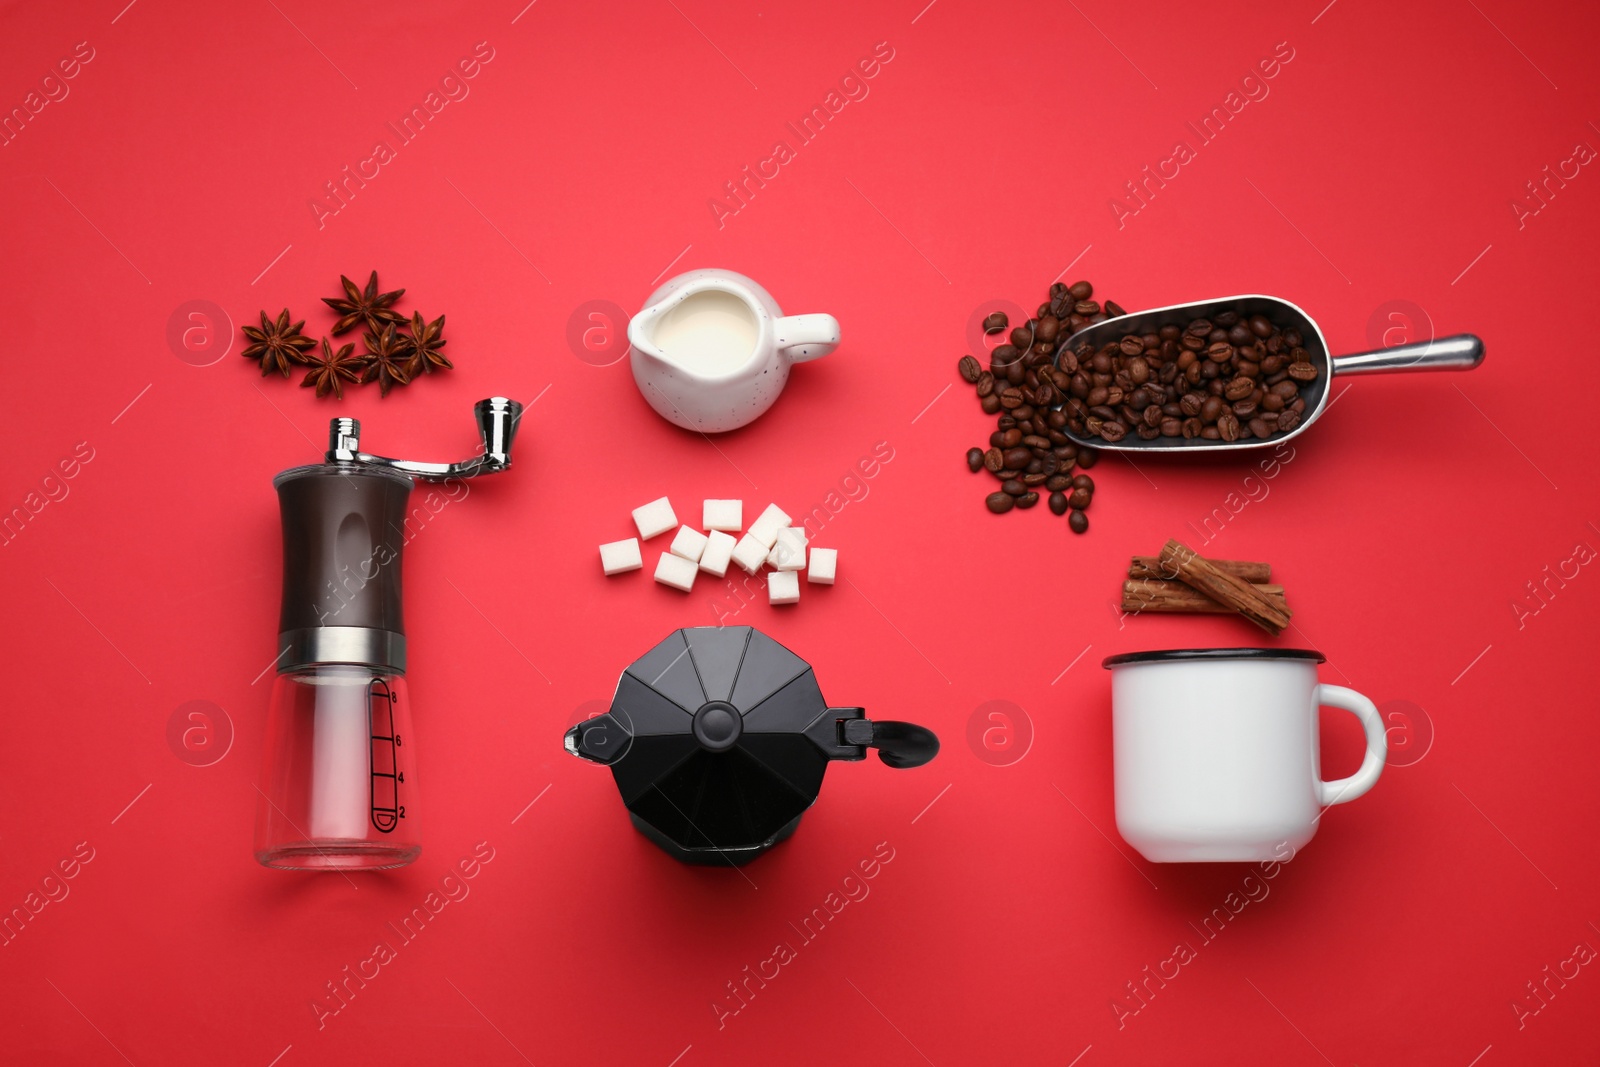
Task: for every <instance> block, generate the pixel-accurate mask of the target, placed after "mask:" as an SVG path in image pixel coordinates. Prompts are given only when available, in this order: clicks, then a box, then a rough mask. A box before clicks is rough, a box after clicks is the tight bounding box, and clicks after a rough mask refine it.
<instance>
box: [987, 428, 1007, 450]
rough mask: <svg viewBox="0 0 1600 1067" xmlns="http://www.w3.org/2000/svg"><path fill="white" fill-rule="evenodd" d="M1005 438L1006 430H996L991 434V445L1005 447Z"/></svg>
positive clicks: (992, 446)
mask: <svg viewBox="0 0 1600 1067" xmlns="http://www.w3.org/2000/svg"><path fill="white" fill-rule="evenodd" d="M1005 439H1006V435H1005V433H1004V431H1001V430H996V431H995V432H994V433H992V434H990V435H989V446H990V447H991V448H1003V447H1004V445H1005Z"/></svg>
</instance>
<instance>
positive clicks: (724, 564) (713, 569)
mask: <svg viewBox="0 0 1600 1067" xmlns="http://www.w3.org/2000/svg"><path fill="white" fill-rule="evenodd" d="M733 545H734V540H733V535H732V534H726V533H723V532H722V531H721V530H712V531H711V533H710V534H709V535H708V536H707V537H706V550H705V551H704V552H703V553H701V555H700V569H701V570H703V571H705V572H706V573H707V574H714V575H716V576H717V577H718V578H721V577H724V576H725V575H727V573H728V563H729V561H730V560H732V559H733Z"/></svg>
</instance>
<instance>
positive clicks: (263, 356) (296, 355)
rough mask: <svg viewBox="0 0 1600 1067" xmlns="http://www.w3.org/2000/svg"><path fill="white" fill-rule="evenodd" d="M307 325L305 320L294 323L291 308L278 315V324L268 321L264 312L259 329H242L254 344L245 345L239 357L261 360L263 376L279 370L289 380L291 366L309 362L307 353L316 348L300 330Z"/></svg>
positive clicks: (251, 327)
mask: <svg viewBox="0 0 1600 1067" xmlns="http://www.w3.org/2000/svg"><path fill="white" fill-rule="evenodd" d="M305 324H306V322H305V320H304V319H301V320H300V321H299V322H296V323H293V324H291V323H290V322H289V309H288V308H284V309H283V310H282V311H280V312H279V313H278V318H277V320H276V321H274V320H272V319H269V318H267V313H266V312H265V311H263V312H262V313H261V328H260V329H257V328H256V327H254V326H245V327H242V329H243V330H244V335H245V336H246V337H248V338H249V339H250V340H251V341H252V342H254V343H253V344H249V345H246V346H245V348H244V351H243V352H240V353H239V354H240V355H242V356H244V358H245V359H259V360H260V361H261V373H262V374H270V373H271V372H272V371H273V370H277V371H278V373H280V374H282V375H283V376H284V377H285V378H287V377H288V376H289V364H291V363H308V362H310V357H309V356H307V355H306V350H307V349H312V348H316V347H317V342H316V341H314V340H312V339H311V338H309V337H306V336H304V335H303V334H301V333H300V327H302V326H304V325H305Z"/></svg>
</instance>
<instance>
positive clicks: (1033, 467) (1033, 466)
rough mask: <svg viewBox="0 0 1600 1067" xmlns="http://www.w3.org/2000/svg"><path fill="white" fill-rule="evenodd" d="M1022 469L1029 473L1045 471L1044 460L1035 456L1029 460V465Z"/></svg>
mask: <svg viewBox="0 0 1600 1067" xmlns="http://www.w3.org/2000/svg"><path fill="white" fill-rule="evenodd" d="M1022 469H1023V470H1025V471H1027V472H1028V473H1029V474H1040V473H1042V472H1043V471H1044V460H1042V459H1039V458H1038V457H1037V456H1035V457H1034V458H1033V459H1030V460H1028V465H1027V466H1026V467H1024V468H1022Z"/></svg>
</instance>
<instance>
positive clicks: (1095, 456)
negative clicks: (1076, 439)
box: [1078, 445, 1100, 470]
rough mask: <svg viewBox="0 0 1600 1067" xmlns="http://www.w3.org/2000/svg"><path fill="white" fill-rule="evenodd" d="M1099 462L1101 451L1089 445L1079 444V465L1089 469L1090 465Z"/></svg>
mask: <svg viewBox="0 0 1600 1067" xmlns="http://www.w3.org/2000/svg"><path fill="white" fill-rule="evenodd" d="M1099 462H1100V453H1099V452H1097V451H1095V450H1094V449H1092V448H1090V447H1089V446H1087V445H1079V446H1078V466H1080V467H1082V468H1083V469H1084V470H1088V469H1089V468H1090V467H1092V466H1094V465H1095V464H1096V463H1099Z"/></svg>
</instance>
